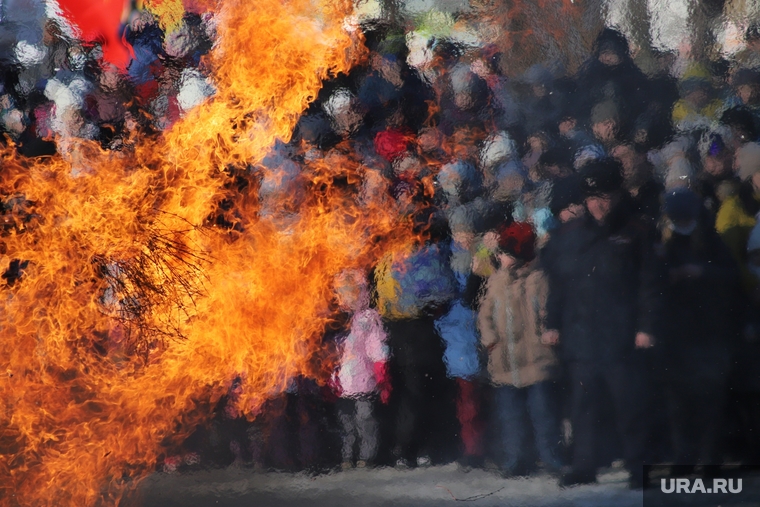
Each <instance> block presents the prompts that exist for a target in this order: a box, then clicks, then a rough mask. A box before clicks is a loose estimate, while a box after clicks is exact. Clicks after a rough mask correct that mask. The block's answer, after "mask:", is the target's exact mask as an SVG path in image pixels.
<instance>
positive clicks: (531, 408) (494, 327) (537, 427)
mask: <svg viewBox="0 0 760 507" xmlns="http://www.w3.org/2000/svg"><path fill="white" fill-rule="evenodd" d="M534 245H535V233H534V231H533V228H532V227H531V226H530V224H527V223H520V222H515V223H513V224H511V225H510V226H509V227H507V228H505V229H504V230H503V231H502V232H501V234H500V240H499V252H498V254H497V256H498V259H499V263H500V268H499V270H498V271H497V272H496V273H494V274H493V275H491V277H490V278H489V279H488V283H487V286H486V293H485V295H484V297H483V300H482V302H481V305H480V313H479V315H478V327H479V328H480V336H481V343H482V344H483V346H484V347H485V348H486V350H488V375H489V377H490V381H491V383H492V384H493V386H494V405H495V406H494V409H495V413H496V416H497V419H498V421H497V424H498V426H499V428H500V430H501V431H500V434H501V437H502V444H503V451H504V458H503V462H502V464H501V468H502V473H503V475H506V476H512V475H524V474H525V473H526V471H527V470H528V469H529V468H530V464H529V463H526V462H525V461H526V453H525V452H524V449H525V445H524V441H525V439H526V436H527V434H528V424H532V425H533V433H534V435H535V443H536V448H537V451H538V456H539V458H540V459H541V461H542V462H543V464H544V465H545V466H546V467H547V468H548V469H549V470H551V471H554V472H558V471H559V469H560V468H561V462H560V459H559V456H558V447H559V440H560V432H559V423H558V419H557V416H556V410H555V406H554V405H555V404H554V402H553V399H552V394H551V393H552V386H551V380H552V378H553V376H554V369H555V367H556V365H557V359H556V356H555V354H554V351H553V350H552V349H551V347H550V346H549V345H548V344H544V343H542V342H541V335H542V332H543V330H544V329H543V318H544V313H545V308H546V295H547V285H546V279H545V276H544V274H543V273H542V272H541V271H540V270H538V267H537V262H536V260H535V259H534ZM528 420H530V423H529V422H528Z"/></svg>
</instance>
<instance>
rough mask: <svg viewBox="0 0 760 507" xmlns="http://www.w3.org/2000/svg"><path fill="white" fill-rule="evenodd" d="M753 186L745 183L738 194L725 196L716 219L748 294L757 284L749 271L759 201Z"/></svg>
mask: <svg viewBox="0 0 760 507" xmlns="http://www.w3.org/2000/svg"><path fill="white" fill-rule="evenodd" d="M751 185H752V184H751V183H750V182H745V183H743V184H742V185H741V187H740V188H739V191H738V192H737V193H733V194H730V195H727V196H725V198H724V199H723V201H722V202H721V205H720V208H718V213H717V215H716V217H715V229H716V230H717V231H718V234H720V237H721V238H722V239H723V241H724V242H725V243H726V245H727V246H728V248H729V250H731V253H732V254H733V256H734V259H735V260H736V262H737V263H738V265H739V270H740V271H741V277H742V285H743V286H744V289H745V290H746V291H747V292H749V291H751V290H752V289H753V288H754V287H755V286H756V284H757V281H756V280H755V278H754V277H753V276H752V275H751V274H750V272H749V270H748V269H747V240H748V238H749V234H750V232H751V231H752V228H753V227H754V226H755V224H756V223H757V220H756V219H755V214H756V213H757V207H758V200H757V199H756V198H755V197H754V196H753V195H752V191H751ZM748 193H749V195H747V194H748Z"/></svg>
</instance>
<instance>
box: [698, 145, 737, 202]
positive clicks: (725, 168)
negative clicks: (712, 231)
mask: <svg viewBox="0 0 760 507" xmlns="http://www.w3.org/2000/svg"><path fill="white" fill-rule="evenodd" d="M699 154H700V159H701V161H702V167H701V170H700V171H699V172H698V173H697V180H696V182H695V183H696V185H695V190H696V192H697V194H699V195H700V197H702V202H703V204H704V206H705V207H706V208H707V210H708V211H710V213H711V214H712V215H713V216H715V214H716V213H717V212H718V207H719V206H720V198H719V196H718V189H719V187H720V186H721V185H723V183H724V182H731V180H733V179H734V173H733V168H732V163H733V153H732V151H731V149H730V148H729V147H728V146H727V145H726V143H725V142H724V141H723V137H722V136H721V135H720V134H719V133H717V132H711V133H707V134H705V135H704V136H703V138H702V140H701V141H700V143H699Z"/></svg>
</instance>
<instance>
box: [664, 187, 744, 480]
mask: <svg viewBox="0 0 760 507" xmlns="http://www.w3.org/2000/svg"><path fill="white" fill-rule="evenodd" d="M665 215H666V218H667V220H666V221H665V222H664V226H663V231H662V240H663V241H662V245H663V249H662V252H663V256H664V261H665V268H666V273H667V285H666V288H665V298H664V311H663V313H662V315H663V321H662V322H663V324H662V326H663V327H662V333H661V335H662V350H661V352H662V357H663V359H664V364H663V366H664V371H665V373H666V375H665V381H666V382H667V387H668V391H669V393H668V394H669V398H670V405H671V421H672V427H673V431H674V437H675V438H674V448H675V449H674V450H675V462H676V463H677V464H681V465H689V464H691V465H692V467H693V465H694V464H696V463H698V462H700V460H705V463H710V464H718V462H719V461H718V460H719V458H720V455H719V454H718V452H717V451H718V440H719V438H718V437H719V435H720V433H719V430H720V427H721V424H720V422H721V421H720V420H721V415H722V414H723V412H724V405H725V400H726V395H727V389H728V378H729V373H730V371H731V362H732V361H731V357H732V349H733V345H734V344H735V343H736V338H737V337H738V334H739V330H738V329H737V322H738V321H739V319H738V310H739V308H738V307H739V297H738V296H739V290H740V284H739V281H740V279H739V270H738V267H737V265H736V261H734V259H733V257H732V255H731V251H730V250H729V249H728V247H727V246H726V245H725V244H724V243H723V241H722V240H721V239H720V236H718V233H717V232H716V231H715V228H714V227H713V226H712V224H711V220H710V215H709V213H708V211H707V210H706V209H705V208H704V207H703V205H702V203H701V202H700V198H699V196H697V195H696V194H695V193H693V192H692V191H690V190H688V189H686V188H678V189H675V190H672V191H669V192H668V193H667V195H666V197H665Z"/></svg>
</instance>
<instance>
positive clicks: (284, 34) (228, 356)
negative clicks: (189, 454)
mask: <svg viewBox="0 0 760 507" xmlns="http://www.w3.org/2000/svg"><path fill="white" fill-rule="evenodd" d="M350 11H351V4H350V2H348V1H345V0H334V1H330V2H328V1H324V2H320V1H319V0H313V1H310V0H289V1H288V2H282V1H280V0H257V1H256V2H249V1H246V0H225V1H224V2H223V4H222V5H220V7H219V10H218V14H217V17H218V20H219V25H218V26H219V28H218V29H219V33H220V35H221V36H220V40H219V43H218V45H217V47H215V49H214V51H213V54H212V56H211V59H210V61H209V62H208V65H209V68H210V69H211V71H212V74H213V76H214V80H215V86H216V87H217V93H216V95H215V97H214V98H213V99H212V100H209V101H207V102H206V103H204V104H202V105H201V106H199V107H198V108H197V109H195V110H193V111H191V112H190V113H189V114H188V115H187V116H186V117H185V118H183V119H182V120H181V121H180V122H178V123H177V124H175V125H174V126H173V127H172V129H171V130H170V131H168V132H166V133H165V134H164V135H163V137H161V138H160V139H158V140H147V139H137V140H134V143H133V144H132V148H130V149H126V150H124V151H123V152H103V151H101V150H100V149H99V148H98V147H96V146H94V145H91V144H86V143H82V144H80V145H78V146H75V147H74V149H73V150H71V152H70V153H71V154H70V155H69V156H67V157H56V158H53V159H52V160H49V161H47V162H44V163H34V164H32V163H30V162H28V161H26V160H23V159H19V158H16V157H15V156H14V155H13V154H12V153H11V152H10V151H8V152H6V153H5V154H4V155H3V161H2V171H3V178H2V182H0V192H2V194H3V195H18V196H22V197H23V198H21V197H19V198H18V199H16V200H15V201H13V200H11V201H9V202H14V203H15V204H13V207H12V210H11V211H10V212H9V213H8V214H6V215H5V218H6V221H5V228H4V231H5V233H4V235H3V237H2V238H0V239H1V240H2V250H0V252H2V265H0V268H2V269H5V268H7V267H8V266H9V264H10V263H11V261H12V259H22V260H25V261H28V266H27V267H26V268H25V271H24V276H23V277H22V279H21V280H20V281H19V282H17V283H15V284H13V286H11V287H7V288H6V289H4V290H3V292H2V303H1V305H2V306H1V307H0V361H2V368H0V374H1V375H2V380H0V396H2V398H1V401H2V412H1V413H0V414H1V415H0V505H30V506H35V507H39V506H44V505H51V506H52V505H55V506H68V505H71V506H86V505H93V504H95V503H101V502H105V503H106V504H108V503H116V502H117V501H118V499H119V498H120V497H121V496H122V495H123V493H124V490H125V488H127V487H128V485H129V484H134V480H133V479H136V478H139V477H142V476H144V475H145V474H147V473H149V472H150V470H151V469H152V468H151V467H153V466H155V464H156V462H157V461H158V460H159V459H160V457H161V453H162V452H164V450H165V449H166V446H167V445H170V444H171V443H173V442H174V443H176V442H178V441H181V440H182V438H184V437H185V436H187V434H188V431H190V430H191V429H192V428H193V427H194V426H195V425H196V424H198V423H200V422H202V421H204V420H206V419H207V418H208V417H209V414H210V412H211V410H210V408H209V407H212V406H213V405H214V404H215V403H216V401H217V400H218V399H219V398H220V397H221V396H222V395H224V394H225V392H226V389H227V388H228V387H229V385H230V383H231V382H232V380H233V379H234V378H236V377H240V378H243V379H244V382H243V392H242V395H241V396H240V398H239V400H238V408H239V409H240V411H241V412H242V413H246V414H249V415H250V414H255V411H256V409H257V408H258V407H259V406H260V404H261V403H262V401H263V400H264V399H265V398H266V397H267V396H268V395H271V394H272V393H275V392H277V391H279V390H281V389H282V388H283V387H284V383H285V382H286V381H287V379H288V378H289V377H292V376H293V375H296V374H298V373H307V374H309V373H310V374H314V373H316V372H317V371H318V370H319V369H320V368H321V367H320V365H319V364H316V363H315V361H314V360H313V356H314V355H313V352H314V350H315V349H316V347H317V346H318V339H319V336H320V331H321V330H322V329H323V326H324V325H325V322H326V319H328V318H329V312H328V301H329V299H330V282H331V280H332V279H333V277H334V276H335V274H336V273H337V272H339V271H340V270H342V269H345V268H350V267H356V266H362V265H367V264H368V263H370V262H371V261H372V259H375V258H377V256H378V255H379V252H378V251H377V250H378V249H379V248H380V245H379V243H378V242H377V241H376V240H375V239H376V238H377V237H379V236H382V235H386V236H390V235H392V233H393V231H394V230H395V228H396V227H397V225H398V224H397V221H396V219H395V218H394V216H393V214H392V213H391V211H389V210H388V209H386V208H385V207H381V206H380V205H375V204H373V202H372V199H371V198H370V199H364V200H363V201H362V203H361V205H358V204H357V202H356V200H354V199H353V197H352V194H350V192H346V191H345V190H343V189H338V188H335V186H333V185H331V181H332V179H333V177H334V176H336V175H340V176H341V177H342V179H343V181H345V180H346V179H347V180H348V181H349V186H350V185H351V184H356V183H357V182H358V180H359V179H360V178H361V177H362V171H363V169H362V167H361V166H360V165H359V164H358V163H356V162H354V161H351V160H350V159H349V158H348V157H341V156H338V155H336V160H338V162H339V163H335V160H333V161H329V162H327V161H317V162H315V163H313V164H311V165H310V166H309V167H308V168H307V169H306V170H307V174H308V177H307V178H306V179H305V181H306V183H305V185H307V186H308V190H309V192H307V193H306V194H305V195H306V197H305V198H304V200H303V202H302V203H300V208H299V213H298V214H297V215H295V216H293V217H289V218H288V219H287V220H284V219H283V218H282V217H278V216H277V215H276V214H274V215H266V216H264V214H260V213H258V207H259V201H258V198H257V197H256V190H257V189H256V181H255V179H253V178H251V177H249V174H250V172H249V171H248V170H247V167H248V166H249V165H255V164H256V163H257V162H258V161H260V160H261V159H262V158H263V157H264V155H265V154H266V153H267V151H268V150H269V149H270V147H271V146H272V144H273V143H274V141H275V139H278V138H280V139H284V140H287V139H288V137H289V136H290V133H291V131H292V129H293V127H294V124H295V122H296V120H297V119H298V116H299V114H300V113H301V112H302V111H303V110H304V108H305V107H306V105H307V104H308V102H309V101H310V100H311V99H312V98H313V97H314V96H315V94H316V93H317V91H318V90H319V88H320V83H321V80H322V79H324V78H326V77H328V76H329V75H330V74H331V73H336V72H340V71H346V70H347V69H348V68H350V66H351V65H352V64H353V63H355V62H356V61H357V60H358V59H359V58H362V57H363V54H362V52H361V50H360V49H357V48H361V47H362V45H361V44H357V42H358V41H359V38H360V34H358V33H357V32H351V31H350V30H348V31H347V30H346V26H345V24H344V20H345V19H346V16H347V15H348V14H350ZM343 187H345V185H343ZM343 187H341V188H343ZM241 188H242V189H243V190H242V191H241V190H240V189H241ZM230 189H232V191H230ZM231 200H232V201H234V202H232V203H231V204H230V201H231ZM282 204H283V206H284V207H286V208H287V206H286V204H287V203H282ZM210 217H211V218H210ZM215 218H216V219H215ZM219 223H223V224H224V225H225V226H224V227H219V226H215V224H219Z"/></svg>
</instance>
